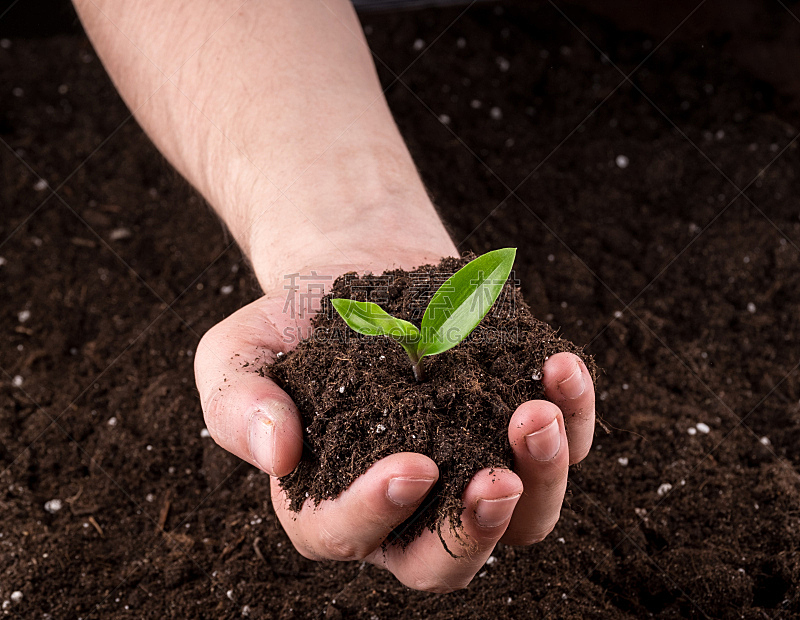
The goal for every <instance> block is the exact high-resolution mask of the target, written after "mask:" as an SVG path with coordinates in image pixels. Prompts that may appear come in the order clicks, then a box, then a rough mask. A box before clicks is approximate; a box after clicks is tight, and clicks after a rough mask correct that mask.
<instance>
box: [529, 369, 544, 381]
mask: <svg viewBox="0 0 800 620" xmlns="http://www.w3.org/2000/svg"><path fill="white" fill-rule="evenodd" d="M542 376H543V375H542V371H541V370H537V371H536V372H535V373H533V375H532V377H531V378H532V379H533V380H534V381H541V380H542Z"/></svg>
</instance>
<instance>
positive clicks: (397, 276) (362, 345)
mask: <svg viewBox="0 0 800 620" xmlns="http://www.w3.org/2000/svg"><path fill="white" fill-rule="evenodd" d="M473 258H475V256H474V255H470V256H466V257H464V258H461V259H456V258H445V259H442V261H441V262H440V263H439V264H438V265H424V266H421V267H418V268H417V269H415V270H414V271H412V272H406V271H403V270H394V271H386V272H384V273H383V275H373V274H367V275H364V276H360V277H359V276H358V275H357V274H355V273H351V274H345V275H344V276H341V277H340V278H338V279H337V280H336V282H334V285H333V289H332V292H331V294H330V295H328V296H326V297H324V298H323V299H322V302H321V310H320V312H319V314H317V315H316V317H315V318H314V320H313V324H312V326H313V335H312V336H311V337H310V338H308V339H306V340H303V341H302V342H300V344H299V345H298V346H297V347H296V348H295V349H294V350H293V351H291V352H289V353H288V354H287V355H284V356H281V357H280V358H279V359H278V360H277V361H276V362H275V363H274V364H271V365H270V366H268V367H267V368H266V369H265V370H266V372H267V373H268V374H269V375H271V376H272V377H274V378H275V380H276V381H277V382H278V383H279V385H280V386H281V387H282V388H283V389H284V390H285V391H286V392H287V393H288V394H289V396H291V397H292V399H293V400H294V402H295V403H296V404H297V407H298V409H299V411H300V414H301V416H302V422H303V428H304V429H305V437H304V440H305V442H304V448H303V456H302V459H301V461H300V464H299V465H298V466H297V468H295V470H294V471H293V472H292V473H290V474H288V475H287V476H284V477H282V478H281V479H280V483H281V486H282V487H283V489H284V490H285V491H286V494H287V496H288V497H289V499H290V500H291V508H292V509H293V510H298V511H299V510H300V508H301V507H302V505H303V503H304V502H305V501H306V500H307V499H311V500H312V501H313V502H314V503H315V505H318V504H319V503H320V502H322V501H323V500H326V499H333V498H336V497H337V496H338V495H339V494H340V493H341V492H342V491H344V490H345V489H346V488H347V487H348V486H349V485H350V484H351V483H352V482H353V481H354V480H355V479H356V478H357V477H358V476H360V475H361V474H363V473H364V472H365V471H366V470H367V469H368V468H369V467H370V465H372V464H373V463H375V462H376V461H378V460H380V459H382V458H383V457H385V456H388V455H390V454H394V453H397V452H418V453H420V454H424V455H426V456H428V457H430V458H431V459H433V461H434V462H435V463H436V464H437V465H438V467H439V480H438V482H437V483H436V485H435V486H434V488H433V489H432V490H431V492H430V494H429V495H428V496H427V497H426V499H425V500H424V501H423V503H422V505H421V506H420V507H419V508H418V509H417V511H416V512H415V513H414V515H412V516H411V517H410V518H409V519H408V520H407V521H406V522H405V523H404V524H403V525H401V526H400V527H398V528H397V529H396V530H395V532H394V535H393V536H390V540H389V541H388V542H399V543H400V544H402V545H406V544H408V543H409V542H411V541H412V540H414V538H416V537H417V536H418V535H419V534H420V533H422V531H423V530H424V529H425V528H427V529H429V530H431V531H434V530H435V529H436V527H437V524H438V523H441V522H442V520H443V519H444V518H445V517H449V518H450V523H451V525H452V527H453V528H455V529H456V530H457V528H458V526H460V524H461V517H460V514H461V511H462V509H463V506H462V502H461V496H462V494H463V492H464V490H465V489H466V487H467V484H468V483H469V481H470V479H471V478H472V476H473V475H474V474H475V473H476V472H478V471H479V470H481V469H483V468H485V467H496V468H511V467H512V466H513V452H512V450H511V446H510V445H509V443H508V423H509V420H510V418H511V416H512V414H513V413H514V410H515V409H516V408H517V407H518V406H519V405H521V404H522V403H523V402H525V401H528V400H532V399H537V398H544V388H543V386H542V382H541V379H542V367H543V366H544V363H545V360H547V358H548V357H549V356H551V355H554V354H555V353H560V352H562V351H568V352H571V353H575V354H577V355H578V356H580V357H581V359H583V361H584V362H585V363H586V366H587V368H588V369H589V371H590V373H591V374H592V377H594V376H595V374H596V367H595V364H594V362H593V360H592V358H591V357H590V356H587V355H584V354H583V351H582V349H581V348H580V347H577V346H576V345H574V344H572V343H571V342H568V341H566V340H563V339H561V338H559V337H558V335H557V333H556V332H555V331H554V330H553V329H552V328H551V327H550V326H549V325H547V324H545V323H542V322H541V321H539V320H537V319H535V318H534V317H533V316H532V315H531V313H530V309H529V308H528V305H527V304H526V303H525V301H524V300H523V298H522V294H521V293H520V291H519V289H518V288H517V287H516V286H515V285H514V281H513V272H512V276H511V277H510V278H509V279H508V281H507V282H506V284H505V286H504V288H503V291H502V293H501V294H500V297H499V298H498V299H497V301H496V302H495V304H494V306H493V307H492V308H491V309H490V310H489V313H488V314H487V315H486V316H485V317H484V319H483V320H482V321H481V323H480V325H478V327H477V328H476V329H475V331H473V332H472V333H471V334H470V335H469V336H468V337H467V338H466V339H465V340H464V341H463V342H462V343H461V344H459V345H457V346H456V347H454V348H453V349H450V350H449V351H446V352H445V353H442V354H440V355H435V356H432V357H428V358H426V376H425V380H424V381H422V382H419V383H418V382H417V381H416V380H415V379H414V374H413V372H412V368H411V363H410V362H409V359H408V356H407V355H406V353H405V351H403V349H402V347H401V346H400V345H399V344H397V343H396V342H394V341H393V340H392V339H390V338H387V337H376V336H362V335H361V334H358V333H356V332H354V331H353V330H352V329H350V328H349V327H348V326H347V325H346V324H345V322H344V320H343V319H342V318H341V317H340V316H339V315H338V314H337V313H336V312H335V311H334V309H333V307H332V305H331V303H330V300H331V299H335V298H348V299H355V300H358V301H371V302H374V303H377V304H378V305H380V306H381V307H382V308H383V309H384V310H386V311H387V312H389V313H390V314H391V315H392V316H395V317H397V318H401V319H405V320H407V321H410V322H412V323H414V324H415V325H417V326H419V322H420V319H421V318H422V315H423V313H424V310H425V307H426V306H427V304H428V301H429V300H430V298H431V296H432V295H433V293H435V292H436V290H437V289H438V288H439V286H441V285H442V283H444V281H445V280H446V279H447V278H448V277H449V276H451V275H452V274H453V273H455V272H456V271H458V270H459V269H460V268H461V267H463V266H464V265H466V264H467V263H468V262H469V261H470V260H471V259H473Z"/></svg>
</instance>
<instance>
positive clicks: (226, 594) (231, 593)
mask: <svg viewBox="0 0 800 620" xmlns="http://www.w3.org/2000/svg"><path fill="white" fill-rule="evenodd" d="M225 596H227V597H228V598H229V599H231V600H233V590H228V591H227V592H226V593H225Z"/></svg>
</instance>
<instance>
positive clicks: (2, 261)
mask: <svg viewBox="0 0 800 620" xmlns="http://www.w3.org/2000/svg"><path fill="white" fill-rule="evenodd" d="M6 263H8V261H7V260H6V259H5V258H3V257H2V256H0V267H2V266H3V265H5V264H6Z"/></svg>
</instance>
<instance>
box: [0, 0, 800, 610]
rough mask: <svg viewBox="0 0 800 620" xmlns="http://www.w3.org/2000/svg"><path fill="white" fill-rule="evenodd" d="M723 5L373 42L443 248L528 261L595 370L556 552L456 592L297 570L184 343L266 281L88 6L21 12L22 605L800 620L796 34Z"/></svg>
mask: <svg viewBox="0 0 800 620" xmlns="http://www.w3.org/2000/svg"><path fill="white" fill-rule="evenodd" d="M33 4H35V3H33ZM589 4H591V3H589ZM701 4H702V6H700V8H699V9H698V10H697V11H696V12H695V13H694V14H693V15H692V16H691V17H689V18H688V20H687V21H686V24H684V26H686V30H684V27H683V26H682V27H680V28H679V29H678V31H677V32H676V33H675V35H674V36H672V37H669V38H668V39H667V41H666V42H665V43H664V44H663V45H660V42H661V40H662V38H663V36H666V35H667V34H669V32H670V31H671V30H672V29H674V28H675V27H676V26H678V25H679V24H680V22H681V20H683V18H684V17H686V15H688V13H689V11H691V10H692V8H693V7H691V6H688V7H684V6H683V3H673V4H671V5H670V6H672V7H673V9H674V10H673V11H671V12H670V11H667V12H664V11H663V10H660V12H648V9H647V8H646V7H645V8H644V9H642V8H641V7H639V8H638V9H637V10H636V11H631V10H627V11H626V10H624V9H625V3H610V4H608V5H607V6H606V7H605V8H603V9H602V10H603V15H602V16H600V15H598V14H597V13H592V12H590V10H589V9H586V8H585V7H579V6H576V5H567V4H564V5H560V4H559V5H558V7H559V9H560V10H559V9H557V8H554V6H553V5H550V4H542V3H530V2H525V3H518V4H504V5H502V6H497V5H494V4H480V5H475V6H473V7H472V8H470V9H469V10H467V11H466V13H464V14H463V15H461V13H462V11H463V9H462V8H448V9H442V10H425V11H419V12H409V13H382V14H367V15H364V16H363V22H364V24H365V26H366V27H367V32H368V37H369V41H370V44H371V46H372V48H373V50H374V52H375V55H376V58H377V59H378V61H377V62H378V65H379V71H380V74H381V79H382V80H383V82H384V84H385V85H386V87H387V96H388V99H389V102H390V105H391V107H392V109H393V111H394V112H395V115H396V118H397V121H398V124H399V125H400V127H401V130H402V132H403V134H404V136H405V137H406V140H407V141H408V143H409V146H410V148H411V150H412V152H413V154H414V156H415V159H416V161H417V163H418V165H419V168H420V170H421V172H422V175H423V177H424V179H425V182H426V183H427V185H428V187H429V188H430V191H431V193H432V195H433V197H434V199H435V201H436V204H437V205H438V206H439V208H440V211H441V214H442V216H443V218H444V220H445V221H446V222H447V225H448V226H449V228H450V230H451V232H452V235H453V238H454V239H455V240H456V241H457V242H459V243H460V244H461V245H460V248H461V249H463V250H472V251H474V252H476V253H478V254H480V253H482V252H484V251H487V250H489V249H493V248H497V247H507V246H515V247H517V248H519V252H518V258H517V263H516V265H515V268H516V271H517V273H518V274H519V277H520V279H521V280H522V282H521V284H522V290H523V291H524V292H525V294H526V296H527V300H528V302H529V304H530V305H531V308H532V310H533V312H534V314H535V315H536V316H538V317H539V318H542V319H544V320H547V321H548V322H549V323H550V324H552V325H553V326H555V327H558V328H560V329H561V333H562V334H563V335H564V336H565V337H566V338H568V339H570V340H572V341H574V342H576V343H578V344H583V343H588V344H589V347H588V349H587V352H588V353H590V354H592V355H594V356H595V359H596V360H597V363H598V365H599V366H600V367H602V368H603V369H604V371H605V374H604V375H603V376H601V377H600V379H599V380H598V385H597V390H598V396H599V398H598V411H599V413H600V414H601V416H602V418H603V420H604V422H605V424H606V426H607V428H608V431H605V430H603V429H598V433H597V437H596V441H595V447H594V449H593V451H592V453H591V455H590V456H589V457H588V458H587V459H586V461H585V462H584V463H583V465H582V466H580V467H579V468H573V470H572V471H571V473H570V486H569V494H568V497H567V501H566V502H565V505H564V509H563V511H562V518H561V520H560V522H559V524H558V526H557V527H556V529H555V531H554V532H553V534H552V535H551V536H550V537H549V538H548V539H547V540H546V541H544V542H543V543H541V544H539V545H536V546H534V547H530V548H511V547H505V546H498V548H497V549H496V551H495V553H494V557H495V561H493V562H492V563H491V564H488V565H487V566H486V567H485V569H484V570H483V571H481V573H480V574H479V575H478V577H477V578H476V579H475V580H474V582H473V583H472V585H471V586H470V587H469V588H468V589H466V590H464V591H461V592H457V593H454V594H451V595H446V596H442V595H431V594H426V593H421V592H413V591H410V590H408V589H406V588H404V587H402V586H400V585H398V584H397V583H396V582H395V580H394V579H393V577H391V575H389V574H387V573H384V572H381V571H380V570H378V569H376V568H374V567H371V566H365V565H361V564H359V563H348V564H336V563H313V562H310V561H306V560H304V559H303V558H301V557H300V556H299V555H298V554H297V553H296V552H295V551H294V550H293V549H292V547H291V544H290V543H289V541H288V540H287V538H286V537H285V536H284V535H283V533H282V532H281V530H280V527H279V526H278V524H277V522H276V521H275V518H274V516H273V514H272V512H271V509H270V508H269V505H268V484H267V480H266V477H265V476H264V475H262V474H258V473H256V471H255V470H254V469H252V468H251V467H249V466H247V465H244V464H241V463H239V462H237V460H236V459H235V458H234V457H232V456H230V455H228V454H227V453H225V452H224V451H222V450H221V449H220V448H218V447H216V446H215V444H214V443H213V441H212V440H210V439H208V438H206V437H204V436H203V435H202V431H203V419H202V415H201V412H200V406H199V402H198V400H197V394H196V391H195V388H194V385H193V374H192V354H193V351H194V349H195V347H196V345H197V342H198V340H199V337H200V335H201V334H202V333H203V332H204V331H206V330H207V329H208V328H210V327H211V326H212V325H214V324H215V323H216V322H218V321H219V320H220V319H221V318H223V317H224V316H226V315H228V314H230V313H231V312H233V311H234V310H235V309H237V308H238V307H240V306H241V305H242V304H244V303H247V302H248V301H250V300H252V299H254V298H255V297H256V296H257V295H258V290H257V287H256V285H255V281H254V279H253V278H252V275H251V274H250V272H249V270H248V268H247V266H246V264H245V262H244V261H243V259H242V256H241V254H240V252H239V251H238V249H236V247H235V246H232V245H231V242H230V239H229V238H228V237H227V236H226V234H225V233H224V231H223V230H222V228H221V227H220V225H219V223H218V221H217V220H216V218H215V216H214V215H213V214H212V213H211V212H210V210H209V209H208V207H207V206H205V205H204V204H203V202H202V200H201V199H200V198H199V197H197V196H196V194H195V193H194V192H193V190H192V189H191V188H190V187H188V186H187V185H186V183H185V182H183V181H182V180H181V179H180V178H179V177H178V175H177V174H176V173H175V172H174V171H173V170H172V169H171V168H170V167H169V165H168V164H166V162H164V160H163V159H162V158H161V156H160V155H159V154H158V153H157V152H156V150H155V149H154V147H153V146H152V145H151V144H150V143H149V142H148V140H147V138H146V137H145V136H144V135H143V133H142V132H141V130H140V129H139V128H138V127H137V126H136V124H135V122H133V121H132V120H131V119H130V118H129V114H128V111H127V110H126V108H125V106H124V105H123V103H122V101H121V100H120V99H119V97H118V96H117V94H116V92H115V90H114V88H113V87H112V85H111V83H110V81H109V80H108V78H107V77H106V75H105V73H104V71H103V69H102V67H101V66H100V63H99V62H98V60H97V58H96V56H95V55H94V53H93V51H92V48H91V46H90V45H89V43H88V41H87V40H86V38H85V36H83V35H82V34H81V33H80V32H79V29H78V28H77V26H76V24H75V22H74V18H73V17H70V16H71V13H70V11H69V10H68V9H64V8H63V6H62V5H58V6H60V7H61V8H60V9H59V11H61V12H55V11H49V12H48V6H49V5H48V3H42V4H41V7H42V11H41V13H35V12H34V13H35V14H34V15H33V16H30V15H28V14H30V13H31V12H32V9H30V8H28V7H29V6H31V5H30V4H29V3H19V5H18V6H17V5H15V6H6V5H11V3H10V2H8V3H6V4H5V5H4V8H3V14H2V17H0V38H7V39H8V40H7V42H2V45H0V76H1V79H0V138H2V144H0V204H1V205H2V218H0V257H2V259H3V260H1V261H0V263H1V264H0V298H1V299H2V305H0V333H1V334H2V339H1V340H0V607H1V609H0V611H2V613H4V614H6V615H8V616H10V617H18V618H84V619H88V618H165V617H170V618H240V617H250V618H364V619H370V620H371V619H373V618H378V619H380V620H383V619H388V618H409V617H429V618H441V619H443V618H540V617H553V618H587V617H589V618H591V617H597V618H639V617H646V616H649V615H653V616H657V617H664V618H672V617H697V618H704V617H715V618H716V617H718V618H728V617H745V618H764V617H767V618H790V617H796V616H797V615H798V613H800V600H799V599H798V583H800V582H799V578H800V575H799V574H798V573H800V560H799V559H798V550H799V549H798V547H799V546H800V512H798V506H800V478H798V473H797V468H798V466H799V465H800V454H798V451H797V446H798V442H799V441H800V381H799V380H798V362H799V360H798V352H799V351H800V347H799V346H798V344H800V333H798V330H800V318H799V317H800V313H799V312H798V305H799V304H800V269H798V263H799V261H798V259H799V258H800V249H799V246H800V200H798V198H797V196H798V193H799V192H798V183H797V174H798V172H797V171H798V170H800V161H798V159H800V157H798V150H797V142H796V141H795V139H796V137H797V129H796V125H797V123H796V122H795V118H794V113H793V110H796V109H797V99H796V98H794V96H793V93H794V92H797V84H798V83H800V80H798V79H796V75H795V74H793V72H792V70H791V68H789V67H796V66H797V63H796V58H798V57H800V23H798V20H797V18H796V17H795V15H797V14H800V11H798V4H797V3H784V4H785V6H782V5H781V4H780V3H778V2H775V3H764V4H763V5H761V4H758V5H754V6H758V7H759V8H758V9H752V10H749V12H745V15H744V17H743V18H741V20H740V22H736V19H734V17H735V15H737V14H739V13H741V11H732V10H730V9H729V8H728V3H722V2H712V1H709V2H706V3H701ZM737 4H738V3H737ZM23 6H24V7H26V8H24V9H22V7H23ZM37 6H38V5H37ZM53 6H55V5H53ZM15 7H16V8H15ZM614 7H616V9H614ZM620 7H621V8H620ZM684 8H685V9H686V10H685V11H684ZM595 9H596V10H600V9H597V7H595ZM17 10H22V11H23V12H22V13H20V14H19V15H20V16H25V17H26V19H28V18H29V19H28V21H25V19H23V18H22V17H20V16H18V17H14V15H15V11H17ZM615 10H616V12H615ZM792 10H793V11H794V14H792V13H791V12H790V11H792ZM560 11H563V12H564V13H565V14H566V17H565V15H564V14H562V13H561V12H560ZM653 11H655V9H653ZM54 15H58V20H61V21H58V22H57V23H56V24H55V26H54V25H53V20H54V19H56V18H55V17H53V16H54ZM65 16H66V17H65ZM567 17H568V19H567ZM723 17H724V19H723ZM48 20H49V21H48ZM39 22H41V24H42V25H41V28H40V29H37V24H39ZM570 22H572V23H570ZM743 24H744V26H746V28H745V27H744V26H743ZM65 31H68V32H67V33H66V34H65ZM76 31H77V32H76ZM37 33H39V34H41V33H47V34H50V35H52V36H48V37H44V38H42V37H40V38H34V39H30V38H26V37H29V36H32V35H33V34H37ZM584 35H585V36H584ZM587 37H588V40H587ZM417 40H420V41H422V42H423V47H422V49H419V45H418V44H417V45H415V42H416V41H417ZM589 40H591V43H590V42H589ZM425 46H429V47H425ZM792 53H794V56H792ZM759 58H761V59H762V60H763V62H759ZM643 61H644V62H643ZM412 63H413V64H412ZM640 63H642V64H641V67H639V65H640ZM409 65H410V66H409ZM637 67H638V68H637ZM618 69H619V70H618ZM634 70H635V72H634V73H633V76H632V77H631V81H632V83H633V84H631V83H629V82H626V81H625V80H624V79H623V75H622V74H625V75H627V74H629V73H630V72H632V71H634ZM398 74H401V76H400V79H399V80H397V79H396V76H397V75H398ZM781 76H782V77H781ZM793 76H794V77H793ZM793 79H794V81H792V80H793ZM476 102H477V103H476ZM620 156H624V158H620ZM619 163H622V165H623V166H624V167H621V166H620V165H619ZM625 164H627V165H625ZM41 179H44V180H45V181H46V182H47V183H48V184H49V186H50V187H51V188H58V191H57V195H54V194H52V193H51V192H50V190H48V189H47V186H46V185H44V184H43V183H42V182H41ZM512 190H513V191H512ZM740 190H744V192H743V193H742V192H740ZM188 222H191V225H188V224H187V223H188ZM229 287H231V288H229ZM20 313H22V314H20ZM27 313H30V314H29V315H28V314H27ZM53 499H59V500H61V501H62V502H63V507H62V509H61V510H59V511H57V512H55V513H50V512H48V511H47V510H46V509H45V503H46V502H48V501H50V500H53ZM50 505H51V506H52V504H50ZM17 590H18V591H21V592H22V594H23V598H22V600H21V601H19V602H11V600H10V599H11V593H12V592H14V591H17ZM6 600H8V601H9V603H8V604H5V602H4V601H6Z"/></svg>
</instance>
